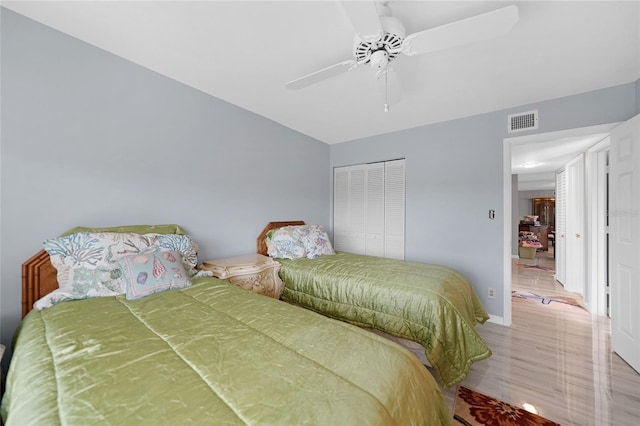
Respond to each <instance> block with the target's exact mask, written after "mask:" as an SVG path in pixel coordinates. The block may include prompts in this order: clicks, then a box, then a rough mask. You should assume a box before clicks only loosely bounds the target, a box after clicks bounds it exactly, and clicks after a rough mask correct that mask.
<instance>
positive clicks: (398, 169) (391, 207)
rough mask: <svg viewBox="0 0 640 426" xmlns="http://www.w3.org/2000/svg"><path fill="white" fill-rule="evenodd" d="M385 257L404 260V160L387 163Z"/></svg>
mask: <svg viewBox="0 0 640 426" xmlns="http://www.w3.org/2000/svg"><path fill="white" fill-rule="evenodd" d="M384 190H385V196H384V198H385V214H384V217H385V227H384V228H385V231H384V242H385V249H384V257H389V258H392V259H401V260H404V208H405V195H404V194H405V167H404V160H396V161H387V162H386V163H385V189H384Z"/></svg>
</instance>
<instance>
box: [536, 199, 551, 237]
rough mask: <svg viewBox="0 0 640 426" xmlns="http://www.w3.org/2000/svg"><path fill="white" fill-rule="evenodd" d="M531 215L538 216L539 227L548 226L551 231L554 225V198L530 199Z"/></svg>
mask: <svg viewBox="0 0 640 426" xmlns="http://www.w3.org/2000/svg"><path fill="white" fill-rule="evenodd" d="M531 208H532V210H533V214H534V215H536V216H538V222H540V225H549V226H550V229H551V230H553V229H554V227H555V224H556V199H555V198H554V197H539V198H532V199H531Z"/></svg>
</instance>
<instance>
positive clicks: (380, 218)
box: [365, 163, 385, 257]
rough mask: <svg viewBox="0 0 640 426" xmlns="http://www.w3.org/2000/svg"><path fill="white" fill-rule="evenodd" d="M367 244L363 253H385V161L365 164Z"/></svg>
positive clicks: (382, 255) (381, 255)
mask: <svg viewBox="0 0 640 426" xmlns="http://www.w3.org/2000/svg"><path fill="white" fill-rule="evenodd" d="M366 169H367V223H366V230H367V244H366V248H365V254H367V255H369V256H378V257H384V255H385V190H384V188H385V177H384V174H385V163H373V164H367V165H366Z"/></svg>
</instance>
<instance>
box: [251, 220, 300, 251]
mask: <svg viewBox="0 0 640 426" xmlns="http://www.w3.org/2000/svg"><path fill="white" fill-rule="evenodd" d="M290 225H304V221H303V220H290V221H285V222H269V223H267V226H265V227H264V229H263V230H262V232H261V233H260V235H258V239H257V240H256V251H257V253H258V254H262V255H264V256H267V243H265V242H264V237H265V235H267V232H269V231H271V230H272V229H276V228H282V227H283V226H290Z"/></svg>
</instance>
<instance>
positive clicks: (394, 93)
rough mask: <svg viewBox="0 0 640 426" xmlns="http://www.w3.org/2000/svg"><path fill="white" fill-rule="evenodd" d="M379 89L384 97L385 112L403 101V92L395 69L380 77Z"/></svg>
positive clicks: (389, 69) (387, 70) (386, 71)
mask: <svg viewBox="0 0 640 426" xmlns="http://www.w3.org/2000/svg"><path fill="white" fill-rule="evenodd" d="M378 89H379V91H380V95H381V96H382V102H383V105H384V111H385V112H386V111H387V110H388V109H389V106H390V105H395V104H397V103H399V102H400V100H401V99H402V90H401V88H400V81H399V80H398V75H397V74H396V72H395V71H394V70H393V68H387V69H386V70H385V72H383V73H381V74H380V76H379V77H378Z"/></svg>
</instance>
